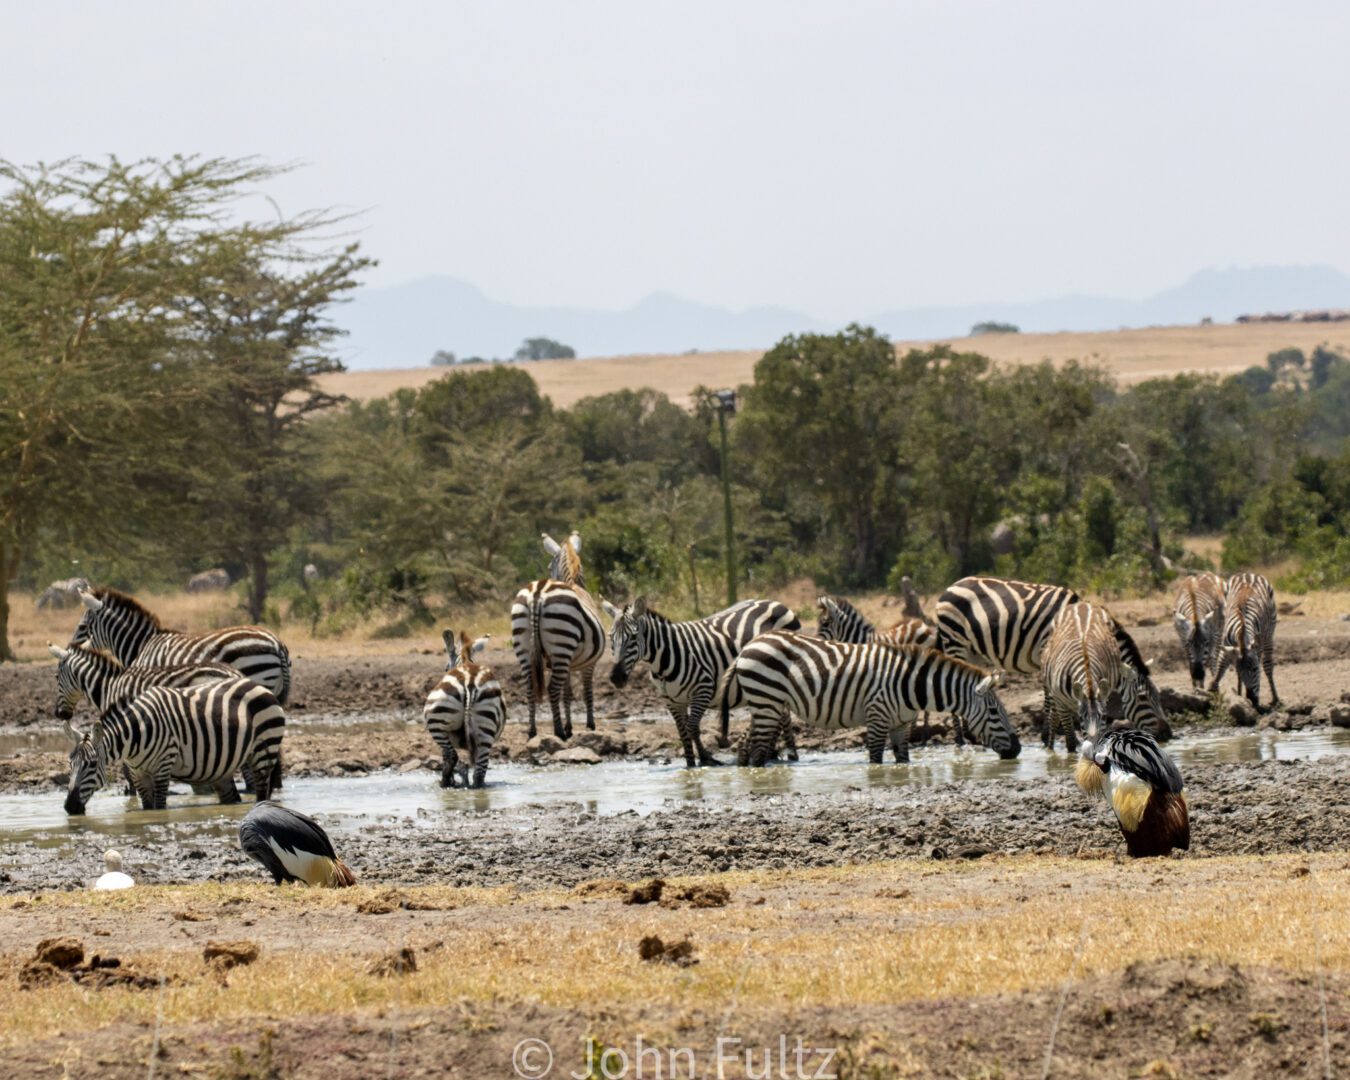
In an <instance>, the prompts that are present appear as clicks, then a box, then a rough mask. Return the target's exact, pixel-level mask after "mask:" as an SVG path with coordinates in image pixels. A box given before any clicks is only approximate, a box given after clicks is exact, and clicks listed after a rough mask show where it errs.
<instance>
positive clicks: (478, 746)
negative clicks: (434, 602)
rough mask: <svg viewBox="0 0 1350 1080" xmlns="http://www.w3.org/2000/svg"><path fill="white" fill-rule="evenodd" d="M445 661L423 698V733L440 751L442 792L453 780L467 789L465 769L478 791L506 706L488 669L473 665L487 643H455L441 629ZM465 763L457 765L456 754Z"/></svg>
mask: <svg viewBox="0 0 1350 1080" xmlns="http://www.w3.org/2000/svg"><path fill="white" fill-rule="evenodd" d="M441 639H442V640H443V641H444V642H445V652H446V657H447V659H448V663H447V664H446V669H445V674H444V675H442V676H441V681H440V682H439V683H438V684H437V686H436V688H435V689H434V690H432V691H431V693H430V694H428V695H427V703H426V705H425V706H424V707H423V709H422V717H423V719H424V720H425V721H426V725H427V730H429V731H430V732H431V737H432V738H433V739H435V740H436V745H437V746H439V747H440V748H441V787H447V788H449V787H454V786H455V779H456V776H462V777H463V780H464V786H465V787H468V786H469V766H470V765H472V766H473V786H474V787H476V788H480V787H482V786H483V784H484V781H485V779H486V777H487V767H488V755H489V754H490V753H491V752H492V744H493V743H494V742H496V741H497V740H498V739H499V738H500V737H501V734H502V729H503V728H505V727H506V706H505V703H504V702H503V700H502V688H501V684H500V683H499V682H497V678H496V676H495V675H493V673H492V669H491V668H490V667H485V666H483V665H481V664H475V663H474V662H473V656H474V654H475V653H478V652H482V651H483V649H484V648H485V647H486V646H487V641H488V639H487V638H485V637H484V638H479V639H478V640H477V641H470V640H469V636H468V635H467V634H460V636H459V639H458V640H456V639H455V636H454V635H453V634H452V633H451V632H450V631H449V630H446V631H445V632H444V633H442V635H441ZM461 750H463V751H464V754H465V757H466V758H467V762H466V763H465V764H464V765H462V766H461V765H460V761H459V751H461Z"/></svg>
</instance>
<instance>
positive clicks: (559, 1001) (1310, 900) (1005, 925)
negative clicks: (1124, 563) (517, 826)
mask: <svg viewBox="0 0 1350 1080" xmlns="http://www.w3.org/2000/svg"><path fill="white" fill-rule="evenodd" d="M1238 882H1240V883H1241V887H1240V888H1238V887H1235V883H1238ZM711 883H716V884H720V885H724V886H726V887H727V888H728V889H729V890H730V892H731V902H730V903H729V904H728V905H727V906H725V907H721V908H710V909H690V908H673V909H672V908H662V907H658V906H655V905H651V906H629V905H624V904H623V903H622V902H621V900H620V899H619V897H618V895H616V891H617V890H616V889H614V888H610V887H606V886H605V885H603V884H602V886H601V887H600V888H598V889H590V890H588V889H587V888H586V887H585V886H579V887H578V888H577V889H574V890H563V889H547V890H542V891H539V892H529V893H519V892H517V891H515V890H512V889H493V890H483V889H455V888H448V887H425V888H409V889H405V890H401V896H402V897H403V898H405V899H410V900H413V901H416V902H418V903H421V904H424V905H427V906H428V907H433V908H438V909H440V910H419V911H415V912H412V911H397V912H395V913H393V914H388V915H360V914H357V913H356V911H355V906H356V904H357V903H359V902H360V901H362V900H365V899H369V898H370V897H371V896H372V895H374V894H375V893H376V892H377V891H378V890H374V889H371V888H363V887H358V888H356V889H353V890H344V891H340V892H320V891H316V890H305V889H303V888H293V887H286V888H282V889H273V888H272V887H270V886H243V885H230V886H223V885H199V886H181V887H160V888H138V889H136V890H134V891H131V892H128V893H121V894H98V893H92V892H88V893H66V894H51V895H43V896H40V897H36V898H20V899H13V898H10V899H5V900H0V955H7V957H8V959H9V961H10V967H11V971H10V973H9V974H7V975H4V976H0V1015H2V1016H4V1017H5V1018H6V1023H5V1024H4V1025H3V1029H2V1031H0V1045H6V1044H12V1043H15V1042H18V1041H21V1040H24V1039H31V1038H42V1037H47V1036H53V1035H57V1034H59V1033H61V1032H65V1033H71V1032H75V1031H87V1030H90V1029H93V1028H98V1027H102V1026H104V1025H107V1024H110V1023H114V1022H118V1021H125V1020H131V1021H152V1020H153V1019H154V1017H155V1015H156V1012H157V1011H160V1010H162V1014H163V1019H164V1021H165V1022H167V1023H189V1022H193V1021H198V1020H207V1019H216V1020H219V1019H228V1018H238V1017H250V1016H269V1015H271V1016H278V1015H284V1016H288V1017H298V1016H304V1015H320V1014H333V1013H353V1012H368V1013H371V1012H373V1013H377V1014H383V1012H384V1011H386V1010H397V1009H402V1008H414V1007H420V1006H431V1005H436V1004H444V1003H447V1002H457V1001H464V1002H491V1003H493V1004H496V1005H503V1004H505V1005H510V1004H512V1003H519V1004H521V1005H527V1004H540V1005H556V1006H566V1007H569V1008H576V1009H582V1010H587V1011H594V1010H614V1011H616V1012H617V1013H618V1014H619V1015H622V1014H623V1012H624V1010H625V1008H626V1007H628V1006H630V1005H631V1004H632V1003H635V1002H641V1003H644V1006H649V1007H655V1008H656V1009H658V1010H659V1009H662V1008H665V1009H668V1010H669V1016H670V1017H671V1018H672V1021H674V1020H675V1019H676V1018H677V1017H678V1016H679V1015H680V1012H681V1010H684V1009H693V1008H701V1009H718V1008H724V1007H725V1008H730V1007H732V1006H737V1007H741V1006H744V1007H755V1006H774V1007H785V1008H797V1007H802V1008H806V1007H811V1006H824V1007H829V1006H842V1005H849V1004H894V1003H899V1002H904V1001H912V1000H919V999H940V998H953V997H955V998H963V997H969V996H975V995H984V994H991V993H996V992H1005V991H1018V990H1023V989H1037V988H1044V987H1050V986H1057V985H1059V984H1060V983H1062V982H1063V981H1064V980H1065V979H1067V978H1081V977H1086V976H1091V975H1098V974H1108V973H1111V972H1116V971H1120V970H1122V969H1124V968H1125V967H1126V966H1128V965H1129V964H1131V963H1134V962H1136V961H1146V960H1154V959H1159V958H1164V957H1177V956H1193V957H1197V958H1205V959H1211V960H1215V961H1219V962H1223V963H1235V964H1242V965H1259V966H1266V967H1272V968H1278V969H1282V970H1284V971H1287V972H1290V973H1293V974H1296V975H1306V976H1310V977H1315V976H1317V975H1319V974H1326V973H1331V972H1346V971H1350V862H1347V859H1346V856H1345V855H1344V854H1339V855H1316V856H1303V855H1287V856H1279V857H1269V858H1261V857H1234V858H1214V859H1193V860H1192V859H1180V860H1146V861H1139V862H1129V863H1121V862H1118V861H1115V860H1112V859H1107V858H1098V859H1078V860H1075V859H1063V858H1046V857H1036V856H1011V857H992V858H986V859H985V860H982V861H980V862H978V863H933V862H931V861H925V862H916V861H908V862H895V863H877V864H869V865H865V866H846V867H839V868H833V869H821V870H793V871H747V872H732V873H728V874H721V875H715V876H713V877H701V878H688V879H678V880H676V879H672V881H671V882H670V883H668V888H670V887H671V886H674V885H680V884H711ZM184 909H191V911H192V912H193V915H194V918H196V919H200V920H202V921H193V922H186V923H176V922H171V921H170V915H171V914H172V913H174V912H181V911H183V910H184ZM241 912H244V913H246V914H247V915H248V917H249V918H251V919H252V920H255V922H254V923H253V925H251V926H250V925H248V924H244V927H241V926H239V925H233V926H232V925H230V922H231V920H233V921H234V922H235V923H236V924H238V922H239V920H240V919H241V914H240V913H241ZM301 919H303V920H304V921H303V922H301V921H299V920H301ZM81 924H83V925H91V924H93V925H104V926H106V927H107V928H108V929H109V931H110V936H109V937H105V938H86V948H91V947H92V948H94V949H98V948H100V946H105V951H106V952H110V953H113V954H115V955H118V956H119V957H121V958H122V960H123V961H124V963H130V964H132V965H134V967H135V969H136V970H137V971H139V972H142V973H148V974H151V975H152V976H158V975H160V974H161V973H162V974H163V976H164V977H165V987H164V989H163V991H162V995H161V994H160V993H156V992H155V991H153V990H152V991H141V990H129V989H104V990H97V991H96V990H90V989H87V988H82V987H81V986H79V985H77V984H74V983H69V982H63V983H60V984H57V985H53V986H49V987H44V988H37V989H27V990H21V989H19V986H18V980H17V977H16V975H15V972H16V971H17V968H18V966H19V963H20V962H21V961H22V959H23V957H24V956H26V955H28V953H29V950H30V949H31V945H32V943H33V941H35V939H36V938H37V937H41V936H45V931H46V930H47V929H49V928H51V927H53V926H58V925H68V926H69V927H70V928H69V929H65V930H64V931H63V932H67V933H78V930H77V929H76V928H75V927H76V926H78V925H81ZM166 925H167V927H168V929H166ZM184 927H186V928H190V933H191V936H187V935H188V934H189V931H188V930H184V929H181V928H184ZM175 928H179V929H175ZM174 934H179V935H180V936H177V937H175V936H173V935H174ZM648 934H656V935H659V936H660V937H661V938H662V939H663V940H665V941H667V942H672V941H680V940H683V939H685V938H688V939H689V940H691V941H692V943H693V945H694V947H695V950H696V957H697V959H698V961H699V962H698V963H697V964H696V965H695V966H692V967H688V968H679V967H673V966H670V965H665V964H653V963H644V962H642V961H641V960H640V959H639V956H638V942H639V940H640V939H641V938H642V937H643V936H644V935H648ZM216 937H224V938H236V937H253V938H255V939H257V940H259V941H260V944H261V946H262V955H261V958H260V959H259V960H258V961H257V962H256V963H254V964H252V965H250V966H248V967H241V968H235V969H234V970H232V971H230V972H229V975H228V986H227V985H225V981H224V980H222V979H220V978H219V977H218V975H217V974H216V972H215V971H213V970H212V969H210V968H209V967H208V966H207V965H206V964H205V962H204V961H203V959H202V957H201V946H202V944H203V942H204V941H205V940H207V939H209V938H216ZM147 940H152V941H154V942H155V944H154V945H147V944H145V943H146V942H147ZM20 941H23V942H24V946H25V947H22V948H21V947H20V946H19V942H20ZM138 942H139V943H140V944H139V945H138ZM128 946H129V947H128ZM403 946H410V947H412V948H413V949H414V950H415V953H416V961H417V970H416V971H415V972H413V973H410V974H406V975H404V976H402V977H398V978H389V977H381V976H377V975H374V974H370V973H369V972H368V971H367V967H368V965H369V963H370V961H371V959H372V957H376V956H380V955H384V954H386V953H387V952H389V951H391V950H394V949H397V948H401V947H403Z"/></svg>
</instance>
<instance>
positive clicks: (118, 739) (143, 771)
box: [66, 678, 286, 814]
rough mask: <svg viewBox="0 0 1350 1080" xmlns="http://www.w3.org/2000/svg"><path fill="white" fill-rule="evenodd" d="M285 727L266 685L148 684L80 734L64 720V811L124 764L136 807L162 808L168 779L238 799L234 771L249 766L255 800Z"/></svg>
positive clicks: (79, 810) (264, 792) (76, 807)
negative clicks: (69, 745) (67, 750)
mask: <svg viewBox="0 0 1350 1080" xmlns="http://www.w3.org/2000/svg"><path fill="white" fill-rule="evenodd" d="M285 733H286V714H285V713H284V712H282V709H281V704H280V703H279V702H278V701H277V699H276V697H275V696H274V695H273V694H272V692H271V691H270V690H268V689H267V688H266V687H263V686H259V685H258V684H257V683H255V682H254V681H253V680H252V679H245V678H234V679H229V680H226V681H224V682H218V683H209V684H207V685H205V686H189V687H175V686H152V687H150V688H149V689H148V690H146V691H145V692H144V693H141V694H138V695H137V696H136V697H134V698H131V699H129V700H127V701H122V702H119V703H117V704H116V705H114V706H113V707H112V708H111V709H109V710H108V712H107V713H106V714H105V715H104V716H102V717H101V718H100V719H99V720H97V721H96V722H95V723H94V726H93V727H92V728H91V729H90V730H89V731H87V732H85V733H84V734H83V735H81V734H80V733H79V732H77V731H76V730H75V728H74V727H73V726H72V725H71V723H70V721H66V734H67V735H69V736H70V738H71V739H72V740H73V741H74V742H75V749H74V750H72V751H71V754H70V789H69V791H68V792H67V793H66V813H68V814H83V813H84V808H85V806H86V805H87V804H88V802H89V797H90V796H91V795H92V794H93V793H94V792H95V791H97V790H98V789H99V788H101V787H103V785H104V784H106V783H107V782H108V768H109V767H110V766H112V765H117V764H120V763H122V762H126V763H127V764H128V765H129V766H131V775H132V777H133V779H134V780H135V783H136V791H137V793H138V794H139V795H140V797H141V806H142V807H143V808H145V809H146V810H163V809H164V808H165V804H166V802H167V799H168V794H169V781H170V780H184V781H187V782H188V783H208V784H211V785H213V786H215V787H216V788H217V790H218V791H219V792H220V801H221V802H223V803H231V802H238V801H239V793H238V792H237V791H235V788H234V780H233V777H234V774H235V773H236V772H238V771H239V770H240V769H241V768H242V767H243V766H244V765H245V764H247V765H248V766H249V767H250V768H251V769H252V771H253V776H254V782H255V786H256V789H257V795H258V798H259V799H260V800H262V799H266V798H267V796H268V795H269V794H270V791H269V790H268V789H269V787H270V780H271V776H272V771H273V769H274V768H275V767H276V764H277V759H278V757H279V755H280V751H281V739H282V736H283V735H284V734H285Z"/></svg>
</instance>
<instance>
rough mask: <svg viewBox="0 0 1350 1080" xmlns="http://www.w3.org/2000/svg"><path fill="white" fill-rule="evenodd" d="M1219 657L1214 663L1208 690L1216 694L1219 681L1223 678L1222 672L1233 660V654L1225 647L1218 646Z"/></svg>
mask: <svg viewBox="0 0 1350 1080" xmlns="http://www.w3.org/2000/svg"><path fill="white" fill-rule="evenodd" d="M1218 653H1219V658H1218V660H1217V661H1216V662H1215V664H1214V678H1213V679H1211V680H1210V683H1209V692H1210V693H1211V694H1216V693H1218V692H1219V683H1220V682H1221V681H1222V680H1223V676H1224V673H1225V672H1226V671H1227V670H1228V665H1229V664H1231V663H1232V662H1233V654H1232V653H1230V652H1229V651H1228V650H1227V649H1225V648H1222V647H1220V648H1219V650H1218Z"/></svg>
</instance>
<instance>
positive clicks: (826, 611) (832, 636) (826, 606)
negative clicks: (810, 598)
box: [816, 596, 843, 641]
mask: <svg viewBox="0 0 1350 1080" xmlns="http://www.w3.org/2000/svg"><path fill="white" fill-rule="evenodd" d="M816 610H817V611H818V612H819V618H818V619H817V625H816V636H817V637H823V638H824V639H825V640H826V641H834V640H837V639H838V637H839V630H840V628H841V625H840V624H841V623H842V622H843V612H842V611H840V610H839V604H838V602H837V601H836V600H835V598H834V597H833V596H820V597H817V598H816Z"/></svg>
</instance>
